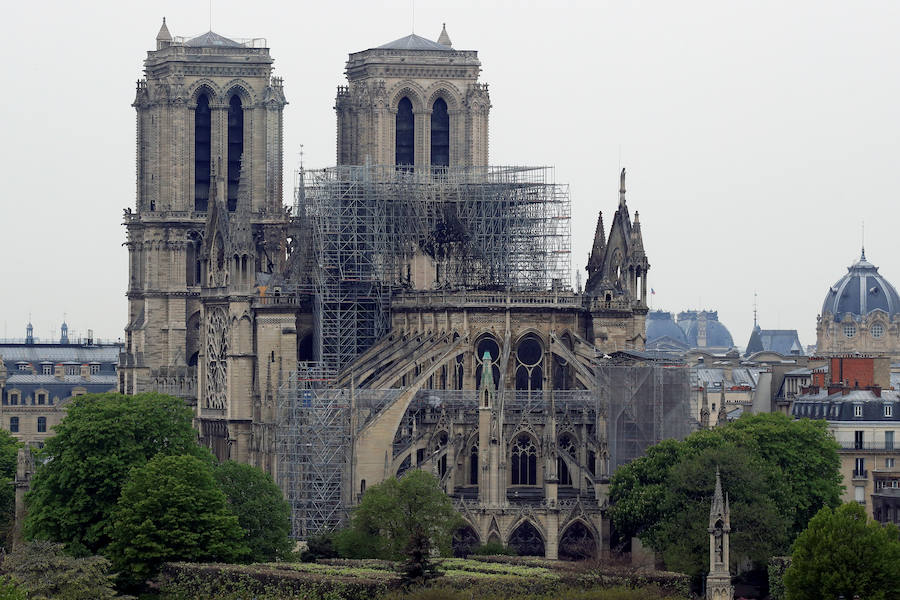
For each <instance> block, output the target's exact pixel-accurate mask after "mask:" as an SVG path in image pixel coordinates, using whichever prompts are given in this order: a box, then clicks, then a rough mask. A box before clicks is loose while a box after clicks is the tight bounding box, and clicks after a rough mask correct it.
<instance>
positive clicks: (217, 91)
mask: <svg viewBox="0 0 900 600" xmlns="http://www.w3.org/2000/svg"><path fill="white" fill-rule="evenodd" d="M203 93H205V94H206V97H207V98H209V103H210V104H211V105H212V104H219V103H221V102H222V98H223V94H222V88H220V87H219V86H218V85H216V84H215V82H214V81H212V80H211V79H198V80H197V81H195V82H194V83H193V84H192V85H191V87H190V91H189V93H188V98H189V100H188V103H187V105H188V108H197V99H198V98H199V97H200V94H203Z"/></svg>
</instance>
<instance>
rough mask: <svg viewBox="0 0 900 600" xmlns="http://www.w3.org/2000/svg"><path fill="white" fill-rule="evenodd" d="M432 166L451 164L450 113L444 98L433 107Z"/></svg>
mask: <svg viewBox="0 0 900 600" xmlns="http://www.w3.org/2000/svg"><path fill="white" fill-rule="evenodd" d="M431 166H432V167H449V166H450V115H449V114H448V113H447V103H446V102H445V101H444V99H443V98H438V99H437V100H435V101H434V104H433V105H432V107H431Z"/></svg>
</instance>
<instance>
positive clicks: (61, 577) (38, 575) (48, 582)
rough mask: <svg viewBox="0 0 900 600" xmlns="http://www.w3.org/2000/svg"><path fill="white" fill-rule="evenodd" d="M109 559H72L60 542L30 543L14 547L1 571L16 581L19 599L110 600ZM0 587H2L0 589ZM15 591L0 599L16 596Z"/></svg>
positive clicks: (111, 576) (0, 594)
mask: <svg viewBox="0 0 900 600" xmlns="http://www.w3.org/2000/svg"><path fill="white" fill-rule="evenodd" d="M109 566H110V565H109V561H108V560H106V559H105V558H103V557H102V556H89V557H85V558H73V557H72V556H69V555H68V554H66V553H65V552H63V547H62V544H55V543H53V542H33V543H31V544H22V545H20V546H17V547H16V549H15V551H13V552H12V553H11V554H10V555H9V556H7V557H6V559H5V560H4V561H3V570H4V572H6V573H7V574H9V575H10V576H11V577H12V579H13V581H16V582H18V583H19V589H18V590H17V592H25V593H23V594H22V596H21V598H25V597H26V593H27V598H30V599H31V600H112V599H113V598H119V597H120V596H118V595H117V594H116V591H115V589H114V587H113V575H112V574H110V572H109ZM0 589H2V588H0ZM15 593H16V592H9V594H10V595H9V596H3V595H2V593H0V598H6V597H8V598H11V599H12V598H18V596H16V595H15Z"/></svg>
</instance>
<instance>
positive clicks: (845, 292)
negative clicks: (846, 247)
mask: <svg viewBox="0 0 900 600" xmlns="http://www.w3.org/2000/svg"><path fill="white" fill-rule="evenodd" d="M875 310H883V311H884V312H886V313H887V314H888V315H889V316H894V315H895V314H898V313H900V296H898V295H897V290H895V289H894V286H892V285H891V284H890V282H889V281H888V280H887V279H885V278H884V277H882V276H881V274H880V273H879V272H878V267H876V266H875V265H873V264H872V263H870V262H869V261H867V260H866V252H865V250H863V252H862V255H861V256H860V259H859V260H858V261H857V262H856V263H855V264H854V265H853V266H851V267H848V268H847V274H846V275H844V276H843V277H841V279H839V280H838V281H837V283H835V284H834V285H833V286H831V287H830V288H828V292H827V293H826V294H825V301H824V302H823V303H822V314H823V315H824V314H826V313H829V314H832V315H834V317H835V318H836V319H840V318H841V317H842V315H844V314H845V313H850V314H851V315H852V316H856V317H861V316H865V315H867V314H869V313H870V312H872V311H875Z"/></svg>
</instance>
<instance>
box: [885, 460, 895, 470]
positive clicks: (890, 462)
mask: <svg viewBox="0 0 900 600" xmlns="http://www.w3.org/2000/svg"><path fill="white" fill-rule="evenodd" d="M884 467H885V468H886V469H893V468H894V459H893V458H886V459H884Z"/></svg>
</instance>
